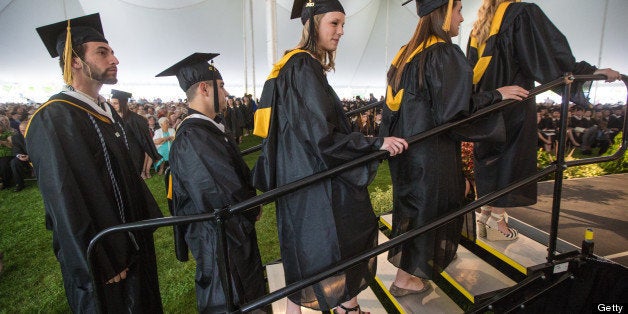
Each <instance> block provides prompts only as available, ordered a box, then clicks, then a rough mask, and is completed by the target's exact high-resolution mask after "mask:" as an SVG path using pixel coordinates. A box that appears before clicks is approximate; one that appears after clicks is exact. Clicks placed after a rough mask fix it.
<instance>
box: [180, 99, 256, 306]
mask: <svg viewBox="0 0 628 314" xmlns="http://www.w3.org/2000/svg"><path fill="white" fill-rule="evenodd" d="M191 112H192V113H194V111H191ZM170 156H171V158H170V169H171V174H172V189H173V214H174V215H194V214H203V213H211V212H213V211H214V209H217V208H224V207H226V206H229V205H234V204H237V203H239V202H242V201H244V200H246V199H248V198H251V197H253V196H255V194H256V192H255V189H254V188H253V187H252V186H251V183H250V171H249V168H248V166H247V165H246V163H245V162H244V160H243V159H242V157H241V156H240V154H239V151H238V148H237V146H236V144H235V143H234V142H233V141H232V140H231V139H229V140H228V138H227V136H226V135H225V133H223V132H222V131H220V130H219V129H218V128H217V127H216V126H215V125H214V124H213V123H212V122H211V121H207V120H203V119H200V118H193V117H191V118H187V119H185V120H184V121H183V122H182V123H181V125H180V126H179V129H178V130H177V136H176V137H175V140H174V142H173V144H172V148H171V151H170ZM258 214H259V209H258V210H257V211H255V210H252V211H249V212H247V213H245V214H244V215H235V216H233V217H231V218H229V220H228V222H227V224H226V226H227V234H228V240H227V241H228V248H229V262H230V270H231V273H232V275H231V276H232V282H233V288H234V295H235V298H236V302H237V303H239V304H243V303H246V302H249V301H252V300H254V299H256V298H259V297H261V296H263V295H264V294H265V292H266V283H265V280H264V270H263V268H262V262H261V259H260V253H259V249H258V246H257V235H256V232H255V225H254V224H255V218H256V216H257V215H258ZM185 228H186V231H185V241H186V243H187V245H188V247H189V248H190V250H191V251H192V255H193V256H194V259H195V260H196V276H195V282H196V300H197V306H198V311H199V312H200V313H222V312H226V306H225V305H226V300H225V295H224V292H223V290H222V285H221V280H220V272H219V269H218V262H217V257H216V256H217V254H218V251H219V250H220V248H219V247H217V246H218V242H217V241H218V234H217V230H216V223H215V221H204V222H199V223H193V224H190V225H188V226H185Z"/></svg>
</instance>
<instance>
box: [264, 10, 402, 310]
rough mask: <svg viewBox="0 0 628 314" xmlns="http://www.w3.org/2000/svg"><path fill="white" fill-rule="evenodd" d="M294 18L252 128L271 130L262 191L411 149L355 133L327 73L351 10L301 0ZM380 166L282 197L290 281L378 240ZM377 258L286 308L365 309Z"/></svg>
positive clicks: (353, 171) (308, 292) (279, 208)
mask: <svg viewBox="0 0 628 314" xmlns="http://www.w3.org/2000/svg"><path fill="white" fill-rule="evenodd" d="M292 17H293V18H295V17H301V21H302V22H303V24H304V33H303V36H302V38H301V41H300V43H299V44H298V45H297V47H296V48H295V49H292V50H290V51H288V52H287V53H286V54H285V55H284V57H283V58H282V59H281V60H280V61H279V62H278V63H277V64H275V66H274V68H273V70H272V72H271V74H270V76H269V78H268V79H267V81H266V83H265V85H264V90H263V92H262V96H261V100H260V104H259V106H260V107H258V109H257V111H256V112H255V131H254V134H256V135H258V136H262V137H267V138H266V139H265V140H264V141H263V144H262V145H263V148H262V151H263V156H262V157H260V158H259V159H258V161H257V164H256V166H255V168H254V171H253V172H254V179H253V181H254V185H255V186H256V187H257V188H259V189H260V190H263V191H266V190H268V189H272V188H274V187H277V186H281V185H285V184H288V183H291V182H293V181H296V180H298V179H301V178H304V177H307V176H310V175H312V174H315V173H318V172H321V171H325V170H328V169H332V168H334V167H336V166H339V165H342V164H343V163H346V162H347V161H350V160H353V159H355V158H357V157H360V156H364V155H367V154H369V153H371V152H375V151H377V150H388V151H389V152H390V153H391V155H395V154H397V153H400V152H401V151H402V150H403V149H404V148H406V147H407V143H406V142H405V140H403V139H399V138H386V139H384V138H380V137H366V136H364V135H363V134H361V133H358V132H351V127H350V124H349V121H348V120H347V119H346V118H345V116H344V114H343V110H342V103H341V102H340V99H339V98H338V96H337V95H336V93H335V92H334V90H333V89H332V88H331V86H330V85H329V83H328V82H327V77H326V72H328V71H330V70H332V69H333V68H334V53H335V51H336V48H337V46H338V42H339V41H340V38H341V37H342V35H343V25H344V21H345V14H344V10H343V8H342V5H341V4H340V2H338V1H337V0H327V1H323V0H317V1H312V2H308V3H307V4H306V3H305V1H295V3H294V6H293V10H292ZM312 21H316V22H315V23H312ZM310 23H312V24H311V25H310ZM307 34H311V35H310V36H308V35H307ZM271 117H272V119H274V122H273V121H270V120H271ZM267 135H268V136H267ZM376 167H377V162H376V161H375V162H372V163H370V164H368V165H363V166H360V167H356V168H353V169H351V170H348V171H347V172H344V173H342V174H340V175H338V176H336V177H333V178H327V179H324V180H321V181H319V182H317V183H314V184H312V185H309V186H307V187H305V188H303V189H300V190H298V191H296V192H293V193H290V194H288V195H285V196H283V197H280V198H278V199H277V201H276V208H277V224H278V230H279V241H280V244H281V257H282V262H283V267H284V271H285V278H286V284H291V283H294V282H296V281H298V280H301V279H304V278H308V277H311V276H312V275H314V274H317V273H319V272H320V271H322V270H324V269H327V268H329V267H330V266H332V265H334V264H337V263H339V262H341V261H343V260H345V259H347V258H351V257H354V256H355V255H357V254H359V253H361V252H364V251H366V250H368V249H370V248H373V247H374V246H375V245H376V244H377V221H376V217H375V215H374V213H373V208H372V206H371V201H370V198H369V193H368V190H367V186H368V184H369V183H370V182H371V180H372V179H373V177H374V176H375V171H376ZM375 263H376V259H375V258H372V259H370V260H368V261H366V262H363V263H360V264H358V265H357V266H356V267H353V268H350V269H348V270H346V271H343V272H341V273H339V274H337V275H335V276H333V277H330V278H328V279H325V280H323V281H321V282H319V283H317V284H314V285H312V286H310V287H308V288H306V289H303V290H301V291H300V292H297V293H295V294H293V295H290V296H289V297H288V299H289V300H288V305H287V312H288V313H300V311H301V309H300V307H299V305H301V306H306V307H309V308H313V309H317V310H330V309H332V308H334V307H336V306H339V305H340V306H339V307H338V308H336V309H335V311H337V312H338V313H345V312H347V311H355V312H359V311H360V310H359V307H358V303H357V295H358V293H359V292H360V291H362V290H364V289H365V288H366V287H368V284H369V282H370V281H371V280H372V279H373V276H374V275H375V269H376V267H375V266H376V265H375Z"/></svg>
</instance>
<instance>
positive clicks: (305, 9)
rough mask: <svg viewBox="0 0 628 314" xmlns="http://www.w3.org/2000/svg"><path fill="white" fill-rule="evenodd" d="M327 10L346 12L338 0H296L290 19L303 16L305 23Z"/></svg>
mask: <svg viewBox="0 0 628 314" xmlns="http://www.w3.org/2000/svg"><path fill="white" fill-rule="evenodd" d="M327 12H342V13H345V10H344V8H343V7H342V4H340V1H338V0H294V4H293V5H292V13H291V14H290V19H296V18H297V17H301V23H302V24H303V25H305V22H307V20H308V19H310V18H311V17H312V16H315V15H318V14H323V13H327Z"/></svg>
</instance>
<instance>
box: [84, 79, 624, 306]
mask: <svg viewBox="0 0 628 314" xmlns="http://www.w3.org/2000/svg"><path fill="white" fill-rule="evenodd" d="M604 79H606V78H605V77H604V76H602V75H577V76H574V75H570V74H567V75H565V76H564V77H562V78H558V79H556V80H554V81H551V82H548V83H546V84H543V85H540V86H537V87H535V88H533V89H532V90H530V94H529V96H528V98H530V97H533V96H535V95H538V94H540V93H542V92H545V91H548V90H551V89H555V88H556V87H560V86H563V85H564V86H565V88H564V93H563V94H564V95H565V96H564V97H563V104H562V114H561V130H560V134H559V144H558V146H559V147H558V154H557V160H556V161H555V162H554V163H552V164H551V165H549V166H548V167H546V168H545V169H542V170H540V171H538V172H537V173H535V174H531V175H530V176H529V177H527V178H524V179H522V180H519V181H517V182H514V183H512V184H510V185H508V186H507V187H505V188H503V189H501V190H499V191H494V192H492V193H489V194H487V195H485V196H483V197H481V198H479V199H477V200H475V201H473V202H472V203H470V204H468V205H467V206H465V207H463V208H461V209H459V210H457V211H455V212H452V213H450V214H448V215H446V216H443V217H441V218H438V219H435V220H433V221H431V222H429V223H427V224H426V225H424V226H422V227H419V228H417V229H414V230H411V231H408V232H406V233H404V234H402V235H400V236H398V237H395V238H394V239H392V240H390V241H387V242H385V243H383V244H380V245H378V246H376V247H375V248H373V249H371V250H369V251H366V252H364V253H361V254H359V255H358V256H355V257H353V258H350V259H347V260H345V261H343V262H341V263H338V264H337V265H335V266H333V267H331V268H329V269H327V270H325V271H323V272H321V273H319V274H317V275H315V276H312V277H309V278H306V279H303V280H301V281H299V282H295V283H292V284H290V285H288V286H286V287H284V288H281V289H279V290H276V291H275V292H272V293H270V294H268V295H266V296H264V297H262V298H259V299H257V300H254V301H252V302H249V303H246V304H243V305H242V306H241V307H240V308H238V307H237V306H236V305H235V304H233V299H232V298H228V299H227V300H228V302H227V309H228V311H229V312H230V313H241V312H248V311H252V310H255V309H259V308H262V307H264V306H266V305H268V304H270V303H272V302H274V301H277V300H280V299H282V298H284V297H286V296H288V295H290V294H292V293H294V292H297V291H298V290H301V289H303V288H305V287H307V286H309V285H311V284H313V283H316V282H318V281H321V280H323V279H325V278H328V277H331V276H333V275H334V274H336V273H337V272H339V271H342V270H344V269H347V268H350V267H351V266H353V265H355V264H358V263H360V262H361V261H364V260H367V259H369V258H372V257H375V256H377V255H379V254H381V253H383V252H385V251H388V250H389V249H391V248H393V247H395V246H397V245H400V244H401V243H403V242H405V241H408V240H410V239H412V238H414V237H416V236H419V235H421V234H423V233H425V232H428V231H430V230H432V229H435V228H438V227H439V226H441V225H444V224H446V223H447V222H448V221H450V220H452V219H455V218H456V217H458V216H461V215H464V214H466V213H468V212H470V211H472V210H475V209H476V208H478V207H480V206H483V205H485V204H488V203H490V202H492V201H493V200H495V199H497V198H499V197H501V196H503V195H505V194H507V193H509V192H511V191H513V190H515V189H517V188H519V187H521V186H524V185H526V184H529V183H532V182H536V181H538V180H539V179H541V178H542V177H544V176H546V175H548V174H550V173H552V172H553V173H555V174H556V175H555V176H556V180H555V189H554V196H553V197H554V202H553V207H552V224H551V228H552V230H551V232H550V240H549V242H550V243H549V244H548V258H547V259H548V263H551V262H552V261H553V260H554V258H555V254H554V249H555V246H556V240H557V231H558V230H557V229H558V213H559V211H560V195H561V190H562V174H563V171H564V170H565V169H566V168H567V167H569V166H576V165H583V164H589V163H596V162H602V161H610V160H615V159H618V158H619V157H621V156H623V155H624V153H625V151H626V147H627V146H628V137H627V136H625V135H624V136H623V138H622V144H621V146H620V148H619V150H618V151H617V152H615V154H613V155H612V156H604V157H594V158H586V159H583V160H579V161H570V162H565V160H564V147H565V143H566V131H567V130H566V125H567V109H568V104H569V96H567V95H569V92H570V87H571V83H572V82H574V81H575V80H579V81H581V80H584V81H590V80H604ZM622 81H623V82H624V84H625V85H626V86H627V88H628V77H627V76H625V75H622ZM516 102H517V101H515V100H506V101H501V102H499V103H497V104H494V105H492V106H488V107H486V108H483V109H481V110H478V111H477V112H475V113H474V114H472V115H470V116H469V117H467V118H464V119H461V120H458V121H454V122H449V123H446V124H443V125H440V126H437V127H435V128H433V129H431V130H428V131H425V132H422V133H420V134H417V135H414V136H411V137H409V138H407V139H406V140H407V142H408V144H410V145H412V144H414V143H418V142H420V141H423V140H425V139H426V138H429V137H431V136H434V135H437V134H440V133H443V132H446V131H448V130H450V129H452V128H454V127H456V126H459V125H462V124H465V123H468V122H470V121H472V120H475V119H477V118H480V117H483V116H485V115H487V114H489V113H491V112H493V111H496V110H499V109H501V108H504V107H506V106H508V105H512V104H514V103H516ZM360 109H362V108H360ZM369 109H370V108H369ZM627 124H628V119H626V116H624V124H623V130H624V132H625V131H626V129H627ZM387 156H388V152H387V151H378V152H374V153H371V154H369V155H366V156H363V157H360V158H357V159H355V160H353V161H350V162H347V163H345V164H343V165H340V166H338V167H336V168H333V169H330V170H326V171H323V172H320V173H317V174H313V175H311V176H308V177H305V178H303V179H300V180H297V181H295V182H292V183H290V184H287V185H284V186H281V187H277V188H276V189H273V190H271V191H268V192H266V193H263V194H260V195H257V196H255V197H252V198H250V199H248V200H245V201H243V202H241V203H238V204H235V205H233V206H231V207H227V208H221V209H215V211H214V212H213V213H207V214H199V215H192V216H176V217H164V218H157V219H148V220H143V221H138V222H133V223H126V224H121V225H118V226H114V227H110V228H107V229H105V230H102V231H100V232H99V233H98V234H96V236H94V238H93V239H92V240H91V241H90V243H89V246H88V249H87V261H88V266H89V269H90V275H91V276H92V281H93V283H94V288H95V292H96V293H95V297H96V301H97V303H98V306H99V310H101V311H102V310H103V305H102V304H101V303H100V296H101V295H102V293H103V292H102V286H101V285H99V284H96V282H95V281H94V280H93V279H94V276H93V275H94V270H93V251H94V247H95V245H96V244H97V243H98V241H100V240H101V239H102V238H103V237H105V236H107V235H109V234H112V233H117V232H128V231H134V230H142V229H152V228H158V227H164V226H174V225H181V224H189V223H193V222H200V221H206V220H210V219H216V221H217V228H218V232H219V233H220V234H221V235H222V236H223V237H224V235H225V230H224V225H223V222H224V221H225V220H226V219H229V217H230V216H232V215H234V214H239V213H243V212H244V211H246V210H247V209H249V208H252V207H254V206H257V205H263V204H266V203H269V202H271V201H273V200H275V199H276V198H277V197H279V196H282V195H285V194H287V193H290V192H293V191H295V190H297V189H300V188H303V187H305V186H307V185H310V184H312V183H314V182H317V181H319V180H322V179H325V178H328V177H332V176H335V175H337V174H338V173H340V172H343V171H346V170H348V169H351V168H354V167H357V166H359V165H361V164H363V163H366V162H370V161H373V160H377V159H383V158H385V157H387ZM556 198H558V199H556ZM221 242H222V245H223V246H225V247H226V245H225V242H224V241H221ZM222 252H224V250H222ZM223 254H224V253H223ZM227 264H228V263H227V262H226V260H225V258H219V267H220V271H221V278H222V279H223V289H224V290H225V295H226V296H230V295H231V293H230V292H231V281H230V280H224V279H225V278H228V277H227V274H228V272H227V267H228V265H227Z"/></svg>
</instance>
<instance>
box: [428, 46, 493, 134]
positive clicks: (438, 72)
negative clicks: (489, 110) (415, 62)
mask: <svg viewBox="0 0 628 314" xmlns="http://www.w3.org/2000/svg"><path fill="white" fill-rule="evenodd" d="M431 56H432V57H431V58H430V59H429V60H427V62H430V63H431V64H429V65H427V64H426V73H425V77H426V81H427V83H428V88H429V91H430V97H431V99H432V115H433V117H434V120H435V121H434V123H435V125H442V124H445V123H447V122H451V121H455V120H459V119H461V118H465V117H467V116H469V115H471V114H472V113H474V112H475V111H477V110H478V109H481V108H483V107H486V106H488V105H492V104H494V103H496V102H498V101H499V100H501V95H500V94H499V92H497V91H487V92H479V93H476V94H472V91H473V86H472V75H473V72H472V70H471V68H470V66H469V64H468V61H467V59H466V58H465V57H464V55H463V54H462V51H461V50H460V48H458V47H457V46H453V45H444V46H443V49H441V50H440V51H438V53H434V54H432V55H431ZM453 95H455V96H453ZM451 134H452V136H454V137H455V138H457V139H460V140H464V141H501V140H503V139H504V136H505V133H504V121H503V118H502V116H501V115H499V114H490V115H488V116H485V117H483V118H480V119H479V120H476V121H473V122H471V123H469V124H465V125H462V126H459V127H457V128H455V129H453V130H452V132H451Z"/></svg>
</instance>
